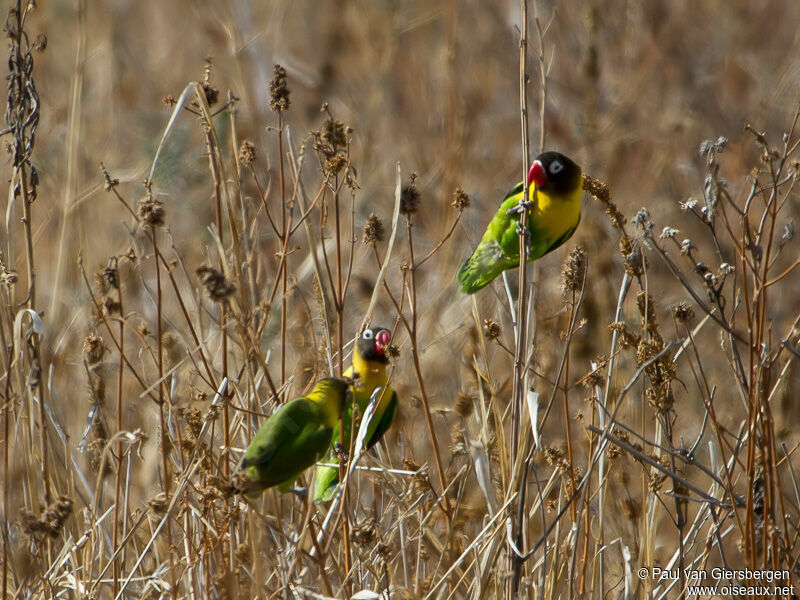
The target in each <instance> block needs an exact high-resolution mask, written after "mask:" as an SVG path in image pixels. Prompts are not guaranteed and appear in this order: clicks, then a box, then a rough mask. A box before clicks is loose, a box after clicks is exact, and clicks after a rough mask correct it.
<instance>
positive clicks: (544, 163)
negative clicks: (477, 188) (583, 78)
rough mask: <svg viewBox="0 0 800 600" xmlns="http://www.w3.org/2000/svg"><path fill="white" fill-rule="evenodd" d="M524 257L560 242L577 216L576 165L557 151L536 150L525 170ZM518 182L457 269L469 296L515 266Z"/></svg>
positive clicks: (579, 190)
mask: <svg viewBox="0 0 800 600" xmlns="http://www.w3.org/2000/svg"><path fill="white" fill-rule="evenodd" d="M528 186H529V187H528V190H529V199H530V201H531V202H532V203H535V204H533V205H532V206H531V208H529V209H528V232H529V234H530V236H529V238H528V248H529V254H528V260H529V261H530V260H536V259H538V258H541V257H542V256H544V255H545V254H547V253H548V252H551V251H553V250H555V249H556V248H558V247H559V246H560V245H561V244H563V243H564V242H566V241H567V240H568V239H569V238H570V237H571V236H572V234H573V233H575V230H576V229H577V228H578V223H579V222H580V220H581V202H580V200H581V193H582V192H583V178H582V176H581V168H580V167H579V166H578V165H576V164H575V163H574V162H573V161H572V159H570V158H568V157H566V156H564V155H563V154H560V153H559V152H552V151H551V152H542V153H541V154H540V155H539V156H537V157H536V160H534V161H533V164H532V165H531V168H530V170H529V171H528ZM522 193H523V182H521V181H520V182H519V183H518V184H517V185H516V186H514V187H513V188H512V189H511V190H510V191H509V192H508V193H507V194H506V197H505V198H504V199H503V203H502V204H501V205H500V210H498V211H497V213H496V214H495V215H494V218H493V219H492V220H491V222H490V223H489V226H488V227H487V228H486V233H484V234H483V237H482V238H481V241H480V243H479V244H478V247H477V248H475V251H474V252H473V253H472V256H470V257H469V258H468V259H467V260H465V261H464V263H463V264H462V265H461V268H459V270H458V274H457V275H456V279H457V281H458V283H459V285H460V286H461V291H462V292H464V293H465V294H474V293H475V292H477V291H478V290H480V289H481V288H483V287H486V286H487V285H489V283H491V282H492V281H493V280H494V278H495V277H497V276H498V275H500V273H502V272H503V271H505V270H506V269H511V268H514V267H517V266H519V237H518V234H517V228H518V227H519V222H520V213H519V212H512V214H508V213H509V211H510V210H511V209H513V208H514V207H516V206H517V205H518V203H519V201H520V199H521V198H522Z"/></svg>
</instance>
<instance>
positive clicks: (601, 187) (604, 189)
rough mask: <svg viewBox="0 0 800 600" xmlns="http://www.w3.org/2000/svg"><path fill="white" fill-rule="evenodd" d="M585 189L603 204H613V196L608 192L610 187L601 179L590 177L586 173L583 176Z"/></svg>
mask: <svg viewBox="0 0 800 600" xmlns="http://www.w3.org/2000/svg"><path fill="white" fill-rule="evenodd" d="M583 189H584V190H585V191H586V192H588V193H589V194H591V195H592V196H594V197H595V198H596V199H597V200H599V201H600V202H602V203H603V204H609V203H610V202H611V194H610V192H609V191H608V186H607V185H606V184H605V183H603V182H602V181H600V180H599V179H595V178H594V177H589V175H586V174H585V173H584V175H583Z"/></svg>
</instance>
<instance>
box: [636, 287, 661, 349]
mask: <svg viewBox="0 0 800 600" xmlns="http://www.w3.org/2000/svg"><path fill="white" fill-rule="evenodd" d="M636 307H637V308H638V309H639V314H640V315H641V316H642V329H644V330H646V331H647V333H649V334H650V335H651V336H653V337H654V338H658V339H661V335H660V334H659V333H658V321H657V320H656V313H655V303H654V302H653V297H652V296H651V295H650V294H648V293H647V292H645V291H644V290H641V291H640V292H639V293H638V294H636Z"/></svg>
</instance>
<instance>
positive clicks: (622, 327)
mask: <svg viewBox="0 0 800 600" xmlns="http://www.w3.org/2000/svg"><path fill="white" fill-rule="evenodd" d="M608 328H609V329H610V330H611V331H615V332H617V335H618V341H619V345H620V348H622V349H623V350H629V349H630V348H636V347H637V346H638V345H639V342H640V341H641V339H642V338H641V336H639V334H637V333H635V332H633V331H631V330H630V329H628V326H627V325H626V324H625V323H623V322H622V321H618V322H616V323H611V324H610V325H609V326H608Z"/></svg>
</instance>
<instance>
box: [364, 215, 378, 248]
mask: <svg viewBox="0 0 800 600" xmlns="http://www.w3.org/2000/svg"><path fill="white" fill-rule="evenodd" d="M383 234H384V230H383V221H381V219H380V217H378V216H377V215H376V214H375V213H372V214H371V215H370V216H369V218H367V222H366V223H364V233H363V235H362V236H361V243H363V244H364V245H365V246H374V245H375V244H377V243H378V242H382V241H383Z"/></svg>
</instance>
